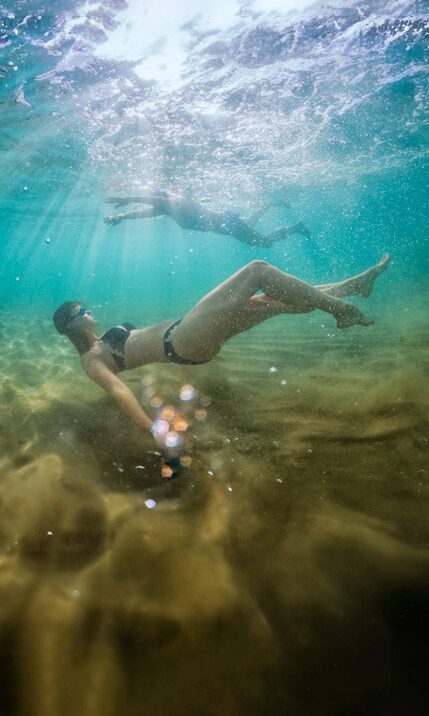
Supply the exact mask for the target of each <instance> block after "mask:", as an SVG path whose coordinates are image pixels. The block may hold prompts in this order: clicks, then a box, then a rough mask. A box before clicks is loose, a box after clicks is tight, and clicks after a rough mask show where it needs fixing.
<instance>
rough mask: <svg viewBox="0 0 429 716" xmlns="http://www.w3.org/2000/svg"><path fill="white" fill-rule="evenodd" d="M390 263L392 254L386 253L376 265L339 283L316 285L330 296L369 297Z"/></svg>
mask: <svg viewBox="0 0 429 716" xmlns="http://www.w3.org/2000/svg"><path fill="white" fill-rule="evenodd" d="M389 263H390V254H385V255H384V256H383V258H382V259H381V261H379V263H378V264H376V265H375V266H372V267H371V268H369V269H367V270H366V271H363V273H359V274H357V276H352V278H348V279H346V280H345V281H338V282H337V283H326V284H324V285H322V286H315V288H318V289H319V291H324V292H325V293H328V294H329V295H330V296H336V297H337V298H344V297H345V296H362V297H363V298H368V296H369V295H370V293H371V291H372V288H373V286H374V282H375V279H376V278H377V276H379V275H380V274H381V273H383V272H384V271H386V270H387V267H388V265H389Z"/></svg>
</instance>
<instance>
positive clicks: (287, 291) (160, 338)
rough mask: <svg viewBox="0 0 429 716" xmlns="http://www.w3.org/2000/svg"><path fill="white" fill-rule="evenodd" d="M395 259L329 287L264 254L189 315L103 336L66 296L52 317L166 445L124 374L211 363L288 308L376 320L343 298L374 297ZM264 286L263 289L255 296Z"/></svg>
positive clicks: (95, 375)
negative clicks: (231, 344)
mask: <svg viewBox="0 0 429 716" xmlns="http://www.w3.org/2000/svg"><path fill="white" fill-rule="evenodd" d="M389 261H390V256H389V254H386V255H385V256H383V258H382V259H381V261H380V262H379V263H378V264H377V265H376V266H373V267H372V268H369V269H367V270H366V271H364V272H363V273H361V274H358V275H357V276H353V277H352V278H349V279H346V280H345V281H340V282H338V283H330V284H325V285H322V286H311V285H310V284H308V283H305V282H304V281H301V280H300V279H299V278H295V277H294V276H291V275H289V274H286V273H284V272H283V271H281V270H280V269H278V268H275V267H274V266H271V265H270V264H268V263H266V262H265V261H252V262H251V263H249V264H247V266H244V268H242V269H240V270H239V271H237V273H235V274H233V275H232V276H231V277H230V278H228V279H227V280H226V281H224V282H223V283H221V284H220V285H219V286H217V287H216V288H215V289H213V290H212V291H211V292H210V293H208V294H207V295H206V296H204V298H202V299H201V300H200V301H199V302H198V303H197V304H196V305H195V306H194V307H193V308H192V309H191V310H190V311H189V312H188V313H187V314H186V315H185V316H184V318H182V319H180V320H176V319H170V320H168V321H164V322H162V323H159V324H156V325H153V326H148V327H147V328H135V327H134V326H132V325H131V324H128V323H124V324H122V325H121V326H116V327H115V328H111V329H110V330H109V331H107V332H106V333H105V334H104V335H102V336H101V337H97V336H96V335H95V333H94V329H95V319H94V318H93V316H92V314H91V311H89V310H88V309H86V308H85V306H84V305H83V304H82V303H81V302H78V301H69V302H67V303H63V304H62V305H61V306H60V307H59V308H58V309H57V310H56V311H55V314H54V316H53V321H54V325H55V328H56V329H57V331H58V332H59V333H62V334H65V335H66V336H67V337H68V338H69V339H70V340H71V342H72V343H73V344H74V346H75V347H76V348H77V350H78V352H79V354H80V360H81V364H82V367H83V369H84V370H85V372H86V374H87V375H88V377H89V378H91V379H92V380H94V381H95V382H96V383H98V385H100V386H101V387H102V388H104V390H105V391H106V392H107V393H108V394H109V395H111V396H112V397H113V398H114V399H115V400H116V401H117V403H118V405H119V406H120V408H122V410H123V411H124V412H125V413H127V415H129V417H130V418H132V420H133V421H134V422H135V423H136V424H137V425H138V426H140V427H142V428H144V429H146V430H148V431H151V432H152V434H153V436H154V438H155V440H156V442H157V444H158V445H159V446H162V445H163V434H165V428H166V426H165V424H164V423H165V421H162V420H161V421H160V420H156V421H155V422H154V421H153V420H152V419H151V418H150V417H149V416H148V415H147V414H146V413H145V411H144V410H143V408H142V407H141V405H140V403H139V402H138V400H137V398H136V397H135V395H134V394H133V392H132V391H131V390H130V389H129V388H128V387H127V386H126V385H125V384H124V383H123V382H122V381H121V380H120V379H119V378H118V377H117V373H119V372H120V371H123V370H130V369H132V368H137V367H138V366H143V365H146V364H148V363H155V362H161V363H165V362H172V363H182V364H187V365H198V364H200V363H206V362H208V361H210V360H211V359H212V358H214V357H215V356H216V355H217V354H218V353H219V351H220V349H221V347H222V345H223V344H224V343H225V342H226V341H227V340H228V339H229V338H231V337H232V336H235V335H237V334H238V333H241V332H242V331H247V330H248V329H249V328H252V327H253V326H257V325H258V324H259V323H262V321H265V320H267V319H268V318H272V317H273V316H278V315H280V314H283V313H286V314H287V313H295V314H296V313H308V312H309V311H314V310H316V309H320V310H321V311H326V312H327V313H331V314H332V315H333V316H334V318H335V320H336V322H337V327H338V328H347V327H348V326H353V325H361V326H368V325H370V324H371V323H372V321H370V320H369V319H368V318H366V316H365V315H364V314H363V313H361V311H359V309H357V308H356V307H355V306H353V305H352V304H350V303H347V302H346V301H344V300H343V298H344V297H346V296H363V297H364V298H366V297H367V296H369V294H370V293H371V290H372V287H373V284H374V281H375V279H376V278H377V276H379V275H380V274H381V273H383V272H384V271H385V270H386V269H387V266H388V264H389ZM258 291H262V294H260V295H255V294H256V293H257V292H258ZM167 429H168V426H167Z"/></svg>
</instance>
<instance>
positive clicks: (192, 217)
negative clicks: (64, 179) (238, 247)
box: [104, 191, 311, 248]
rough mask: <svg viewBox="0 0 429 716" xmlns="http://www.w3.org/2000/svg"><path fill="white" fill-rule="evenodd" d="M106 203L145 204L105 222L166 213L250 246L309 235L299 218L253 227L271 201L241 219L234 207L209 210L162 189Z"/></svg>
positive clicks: (195, 227) (184, 223) (187, 226)
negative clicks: (289, 222) (276, 225)
mask: <svg viewBox="0 0 429 716" xmlns="http://www.w3.org/2000/svg"><path fill="white" fill-rule="evenodd" d="M107 203H108V204H114V205H115V206H116V207H120V206H127V205H128V204H143V205H144V206H145V208H143V209H136V210H133V211H127V212H125V213H124V214H114V215H112V216H106V218H105V219H104V221H105V223H106V224H113V225H116V224H119V223H120V222H122V221H125V220H130V219H151V218H153V217H155V216H169V217H171V218H172V219H173V220H174V221H175V222H176V223H177V224H179V226H181V227H182V229H191V230H193V231H202V232H208V231H211V232H212V233H215V234H221V235H224V236H233V237H234V238H235V239H238V241H242V242H243V243H245V244H250V245H251V246H258V247H260V248H268V247H270V246H272V245H273V244H276V243H277V242H278V241H282V240H284V239H288V238H290V237H291V236H294V235H295V234H300V235H301V236H303V237H304V238H306V239H309V238H310V237H311V234H310V232H309V231H308V229H307V228H306V227H305V226H304V224H303V223H302V222H301V221H299V222H298V223H297V224H293V225H292V226H285V227H282V228H279V229H275V230H274V231H271V232H270V233H269V234H261V233H260V232H259V231H257V230H256V229H255V226H256V224H257V223H258V221H259V219H260V218H261V217H262V216H263V215H264V214H265V213H266V212H267V211H268V210H269V209H270V207H271V206H273V204H271V205H264V206H263V207H261V208H260V209H257V210H256V211H254V212H253V214H252V215H251V216H250V217H249V218H248V219H243V218H242V217H241V216H240V215H239V214H237V213H236V212H234V211H213V210H212V209H207V208H206V207H204V206H202V205H201V204H198V203H197V202H196V201H193V200H192V199H186V198H184V197H181V196H176V195H175V194H171V193H169V192H166V191H159V192H157V193H152V194H149V193H148V194H143V195H140V196H126V197H115V196H113V197H110V198H109V199H107ZM276 205H277V206H279V205H280V206H288V204H287V203H286V202H285V201H279V202H277V204H276Z"/></svg>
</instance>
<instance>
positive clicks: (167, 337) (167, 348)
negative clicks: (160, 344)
mask: <svg viewBox="0 0 429 716" xmlns="http://www.w3.org/2000/svg"><path fill="white" fill-rule="evenodd" d="M181 321H182V319H181V318H179V320H178V321H176V323H173V325H172V326H170V327H169V328H167V330H166V331H165V333H164V353H165V357H166V358H167V360H169V361H170V362H171V363H182V365H201V364H202V363H208V361H206V360H189V359H188V358H181V357H180V356H179V355H178V354H177V353H176V351H175V350H174V348H173V343H172V340H171V333H172V331H173V329H174V328H176V326H178V325H179V323H181Z"/></svg>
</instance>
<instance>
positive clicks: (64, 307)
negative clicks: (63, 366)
mask: <svg viewBox="0 0 429 716" xmlns="http://www.w3.org/2000/svg"><path fill="white" fill-rule="evenodd" d="M83 306H84V304H83V303H82V301H66V303H62V304H61V306H60V307H59V308H57V310H56V311H55V313H54V315H53V321H54V326H55V328H56V329H57V331H58V333H62V334H65V335H66V336H67V338H70V340H71V342H72V343H73V345H74V346H75V348H77V350H78V351H79V353H85V352H86V351H88V350H89V349H90V347H91V344H90V342H89V340H88V338H87V337H86V335H85V333H84V332H83V331H82V330H79V329H77V330H73V328H69V324H70V321H71V319H72V318H73V315H74V314H75V313H76V311H77V309H78V308H83Z"/></svg>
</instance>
